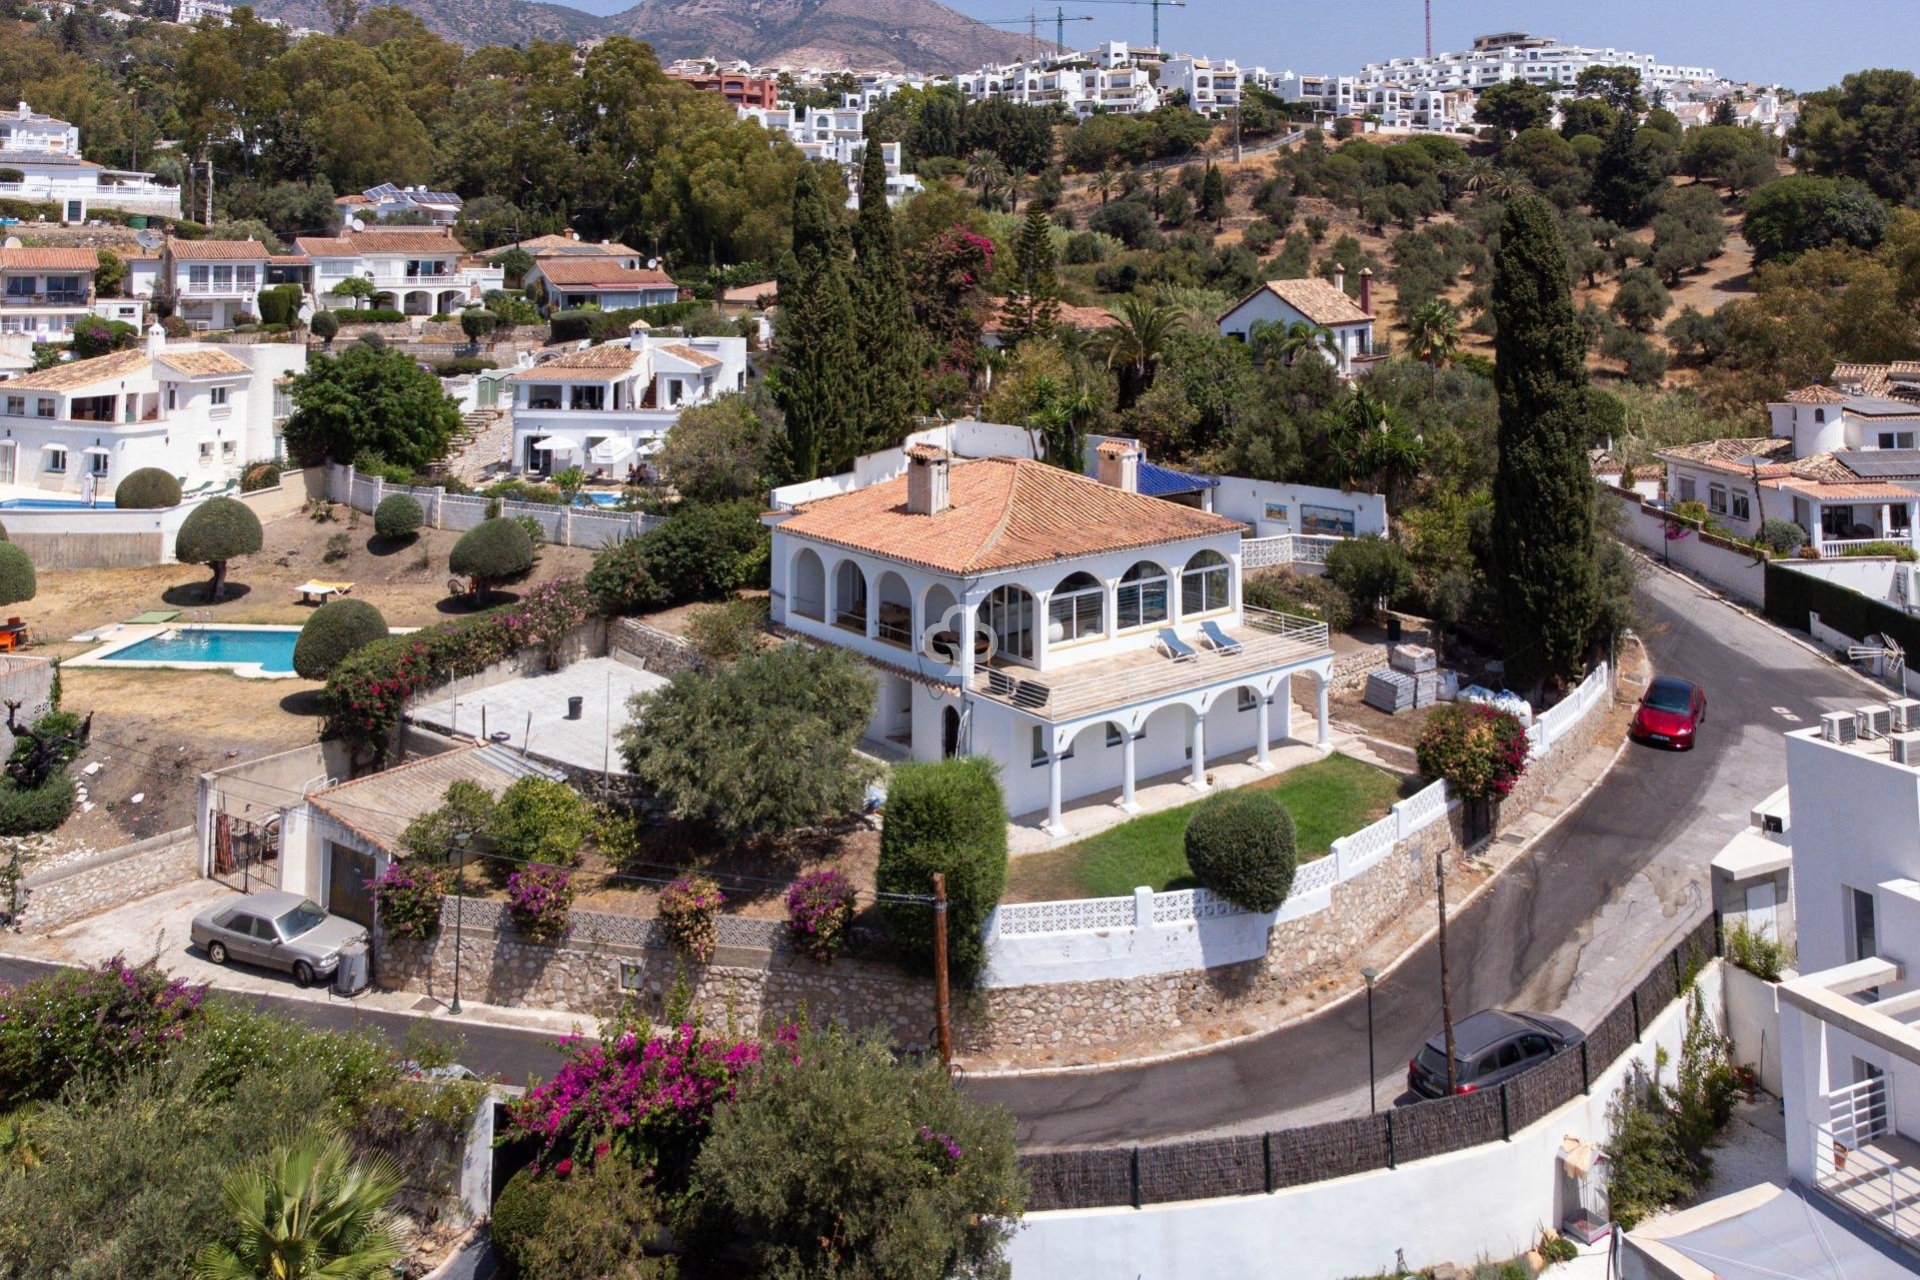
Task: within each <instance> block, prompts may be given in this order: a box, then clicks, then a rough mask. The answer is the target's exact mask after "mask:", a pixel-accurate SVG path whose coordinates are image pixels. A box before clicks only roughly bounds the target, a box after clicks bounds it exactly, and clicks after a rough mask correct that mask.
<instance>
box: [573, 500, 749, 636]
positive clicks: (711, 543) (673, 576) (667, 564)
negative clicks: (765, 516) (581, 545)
mask: <svg viewBox="0 0 1920 1280" xmlns="http://www.w3.org/2000/svg"><path fill="white" fill-rule="evenodd" d="M771 548H772V537H771V535H770V533H769V532H768V530H767V528H766V526H765V525H763V524H761V523H760V504H759V503H757V502H752V501H741V502H722V503H710V504H702V505H695V506H691V507H683V508H682V509H681V510H679V511H677V512H675V513H674V514H673V516H672V517H671V518H669V519H668V520H667V522H666V523H665V524H661V525H657V526H655V527H654V528H652V529H649V530H648V531H647V532H646V533H643V534H641V535H640V536H639V537H637V538H629V539H627V540H626V541H625V542H621V543H617V544H615V545H614V546H611V547H607V548H605V549H604V550H602V551H601V552H599V554H597V555H595V556H594V558H593V568H592V569H590V570H588V571H587V586H588V587H590V588H591V589H592V590H593V593H594V598H595V599H596V600H598V601H599V603H600V608H601V610H602V612H605V613H611V614H632V613H644V612H646V611H648V610H650V609H660V608H665V607H666V606H668V605H673V604H680V603H683V602H685V601H688V600H711V599H715V598H717V597H720V596H724V595H727V594H728V593H730V592H733V591H737V590H739V589H740V588H742V587H753V586H764V585H765V584H766V578H767V567H768V561H769V556H770V554H771Z"/></svg>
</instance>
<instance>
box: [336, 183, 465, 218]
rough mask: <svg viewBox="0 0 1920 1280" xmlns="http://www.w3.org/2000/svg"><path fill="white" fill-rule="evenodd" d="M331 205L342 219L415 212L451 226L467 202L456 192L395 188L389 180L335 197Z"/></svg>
mask: <svg viewBox="0 0 1920 1280" xmlns="http://www.w3.org/2000/svg"><path fill="white" fill-rule="evenodd" d="M333 204H334V207H335V208H336V209H338V210H340V213H341V217H342V218H343V219H348V218H391V217H393V216H395V215H396V214H415V213H417V214H419V215H420V216H421V217H423V218H425V219H427V220H428V221H429V222H431V223H433V224H435V225H436V226H452V225H453V224H454V223H456V222H458V221H459V220H460V210H461V209H463V208H465V207H466V201H464V200H462V199H461V198H460V196H459V193H457V192H453V191H429V190H428V189H427V188H425V187H397V186H395V185H394V184H393V183H391V182H383V183H381V184H380V185H379V186H377V187H368V188H367V189H366V190H365V191H354V192H349V193H348V194H346V195H344V196H338V197H336V198H335V199H334V202H333Z"/></svg>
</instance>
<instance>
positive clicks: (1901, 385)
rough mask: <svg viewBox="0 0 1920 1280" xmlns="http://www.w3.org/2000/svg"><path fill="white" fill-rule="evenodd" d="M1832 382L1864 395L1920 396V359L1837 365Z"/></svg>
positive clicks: (1834, 368)
mask: <svg viewBox="0 0 1920 1280" xmlns="http://www.w3.org/2000/svg"><path fill="white" fill-rule="evenodd" d="M1833 380H1834V381H1835V382H1844V383H1848V384H1850V385H1853V386H1857V387H1859V388H1860V394H1861V395H1867V396H1893V397H1903V398H1904V397H1920V386H1915V385H1914V383H1915V382H1916V381H1920V360H1895V361H1893V362H1892V363H1890V364H1836V365H1835V366H1833Z"/></svg>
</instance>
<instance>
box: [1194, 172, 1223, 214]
mask: <svg viewBox="0 0 1920 1280" xmlns="http://www.w3.org/2000/svg"><path fill="white" fill-rule="evenodd" d="M1200 216H1201V217H1203V218H1205V219H1207V220H1208V221H1210V222H1212V223H1213V224H1214V225H1215V226H1219V225H1220V223H1221V221H1222V220H1223V219H1225V218H1226V216H1227V180H1226V179H1225V178H1224V177H1222V176H1221V173H1220V171H1219V170H1218V169H1216V168H1214V167H1213V166H1212V165H1211V164H1209V165H1208V166H1207V173H1206V176H1205V177H1204V178H1202V179H1201V180H1200Z"/></svg>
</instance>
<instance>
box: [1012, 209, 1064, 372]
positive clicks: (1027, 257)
mask: <svg viewBox="0 0 1920 1280" xmlns="http://www.w3.org/2000/svg"><path fill="white" fill-rule="evenodd" d="M1013 265H1014V276H1015V278H1016V279H1018V280H1019V282H1020V291H1019V292H1018V293H1016V294H1014V295H1013V296H1012V297H1009V298H1008V299H1007V305H1006V334H1007V338H1008V340H1009V341H1011V342H1020V341H1023V340H1024V339H1027V338H1031V337H1034V336H1036V335H1045V334H1048V333H1051V332H1052V331H1053V326H1054V322H1055V321H1056V320H1057V319H1058V318H1059V315H1060V276H1059V273H1058V272H1057V271H1056V270H1055V267H1054V255H1053V221H1052V219H1050V218H1048V217H1047V213H1046V210H1044V209H1041V208H1038V207H1037V206H1034V205H1029V206H1027V220H1026V222H1025V223H1023V224H1022V225H1021V227H1020V237H1019V239H1017V240H1015V241H1014V242H1013Z"/></svg>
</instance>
